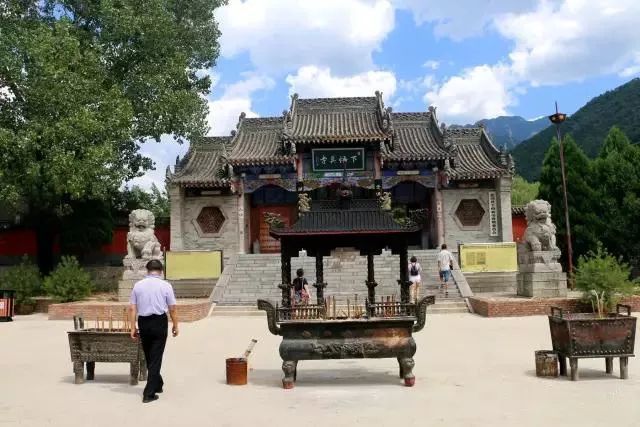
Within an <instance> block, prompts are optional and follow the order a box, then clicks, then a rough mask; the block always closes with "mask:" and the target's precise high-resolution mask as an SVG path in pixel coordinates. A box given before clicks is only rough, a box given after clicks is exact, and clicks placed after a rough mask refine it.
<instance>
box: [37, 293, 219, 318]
mask: <svg viewBox="0 0 640 427" xmlns="http://www.w3.org/2000/svg"><path fill="white" fill-rule="evenodd" d="M128 307H129V304H128V303H127V302H121V301H117V302H115V301H81V302H67V303H62V304H51V305H49V320H68V319H73V316H75V315H82V316H83V317H84V318H85V322H86V321H89V322H91V321H93V320H94V319H95V318H96V317H100V318H101V319H109V316H112V317H113V319H114V320H120V319H122V316H123V314H124V310H125V309H126V308H128ZM210 309H211V302H210V301H209V299H208V298H202V299H179V300H178V320H179V321H180V322H195V321H196V320H201V319H204V318H205V317H207V316H208V315H209V311H210Z"/></svg>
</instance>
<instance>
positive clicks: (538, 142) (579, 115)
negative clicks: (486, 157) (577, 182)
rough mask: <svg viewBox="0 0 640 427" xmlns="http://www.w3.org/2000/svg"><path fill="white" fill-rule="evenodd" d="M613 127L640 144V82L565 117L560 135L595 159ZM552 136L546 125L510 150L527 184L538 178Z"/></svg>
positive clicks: (589, 103)
mask: <svg viewBox="0 0 640 427" xmlns="http://www.w3.org/2000/svg"><path fill="white" fill-rule="evenodd" d="M614 125H616V126H618V127H619V128H620V129H622V131H623V132H624V133H625V134H626V135H627V136H628V137H629V139H630V140H631V141H632V142H640V79H638V78H636V79H633V80H631V81H630V82H628V83H625V84H624V85H622V86H619V87H617V88H616V89H614V90H611V91H608V92H605V93H603V94H602V95H600V96H597V97H595V98H593V99H592V100H591V101H589V102H587V103H586V104H585V105H584V107H582V108H580V109H579V110H578V111H576V112H575V114H573V115H571V116H570V117H569V118H567V121H566V122H564V124H563V125H562V127H561V128H560V130H561V134H562V135H566V134H571V136H572V137H573V138H574V139H575V140H576V142H577V143H578V145H579V146H580V147H581V148H582V149H583V150H584V152H585V153H586V154H587V155H588V156H589V157H595V156H597V155H598V152H599V151H600V146H601V145H602V143H603V142H604V138H605V136H606V135H607V133H608V132H609V129H611V127H612V126H614ZM555 136H556V129H555V126H549V127H548V128H546V129H544V130H543V131H541V132H540V133H538V134H537V135H535V136H533V137H531V138H529V139H527V140H526V141H523V142H522V143H521V144H519V145H518V146H517V147H515V148H514V149H513V151H512V154H513V158H514V160H515V163H516V171H517V172H518V174H519V175H522V176H523V177H524V178H526V179H527V180H529V181H535V180H537V179H538V177H539V176H540V170H541V168H542V161H543V160H544V155H545V153H546V151H547V147H548V146H549V144H550V142H551V140H552V139H553V137H555ZM567 167H571V165H567Z"/></svg>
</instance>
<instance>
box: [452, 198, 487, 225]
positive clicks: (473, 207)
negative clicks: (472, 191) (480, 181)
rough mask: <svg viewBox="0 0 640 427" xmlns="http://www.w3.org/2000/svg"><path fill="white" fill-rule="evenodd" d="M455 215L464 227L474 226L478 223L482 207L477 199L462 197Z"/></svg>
mask: <svg viewBox="0 0 640 427" xmlns="http://www.w3.org/2000/svg"><path fill="white" fill-rule="evenodd" d="M455 215H456V217H457V218H458V220H459V221H460V224H462V225H463V226H464V227H474V226H477V225H480V221H482V217H483V216H484V209H483V208H482V205H481V204H480V202H479V201H478V200H477V199H462V200H460V204H458V208H457V209H456V212H455Z"/></svg>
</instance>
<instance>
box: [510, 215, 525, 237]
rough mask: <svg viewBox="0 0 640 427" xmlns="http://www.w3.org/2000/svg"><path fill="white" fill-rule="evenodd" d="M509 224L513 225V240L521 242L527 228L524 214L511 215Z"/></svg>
mask: <svg viewBox="0 0 640 427" xmlns="http://www.w3.org/2000/svg"><path fill="white" fill-rule="evenodd" d="M511 226H512V227H513V241H514V242H518V243H519V242H521V241H522V238H523V237H524V231H525V230H526V229H527V220H526V218H525V217H524V215H518V214H514V215H512V216H511Z"/></svg>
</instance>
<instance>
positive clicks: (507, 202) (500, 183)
mask: <svg viewBox="0 0 640 427" xmlns="http://www.w3.org/2000/svg"><path fill="white" fill-rule="evenodd" d="M512 181H513V180H512V178H511V177H510V176H509V177H502V178H499V179H498V180H497V189H498V225H499V227H500V238H501V239H502V241H503V242H513V219H512V214H511V185H512Z"/></svg>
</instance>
